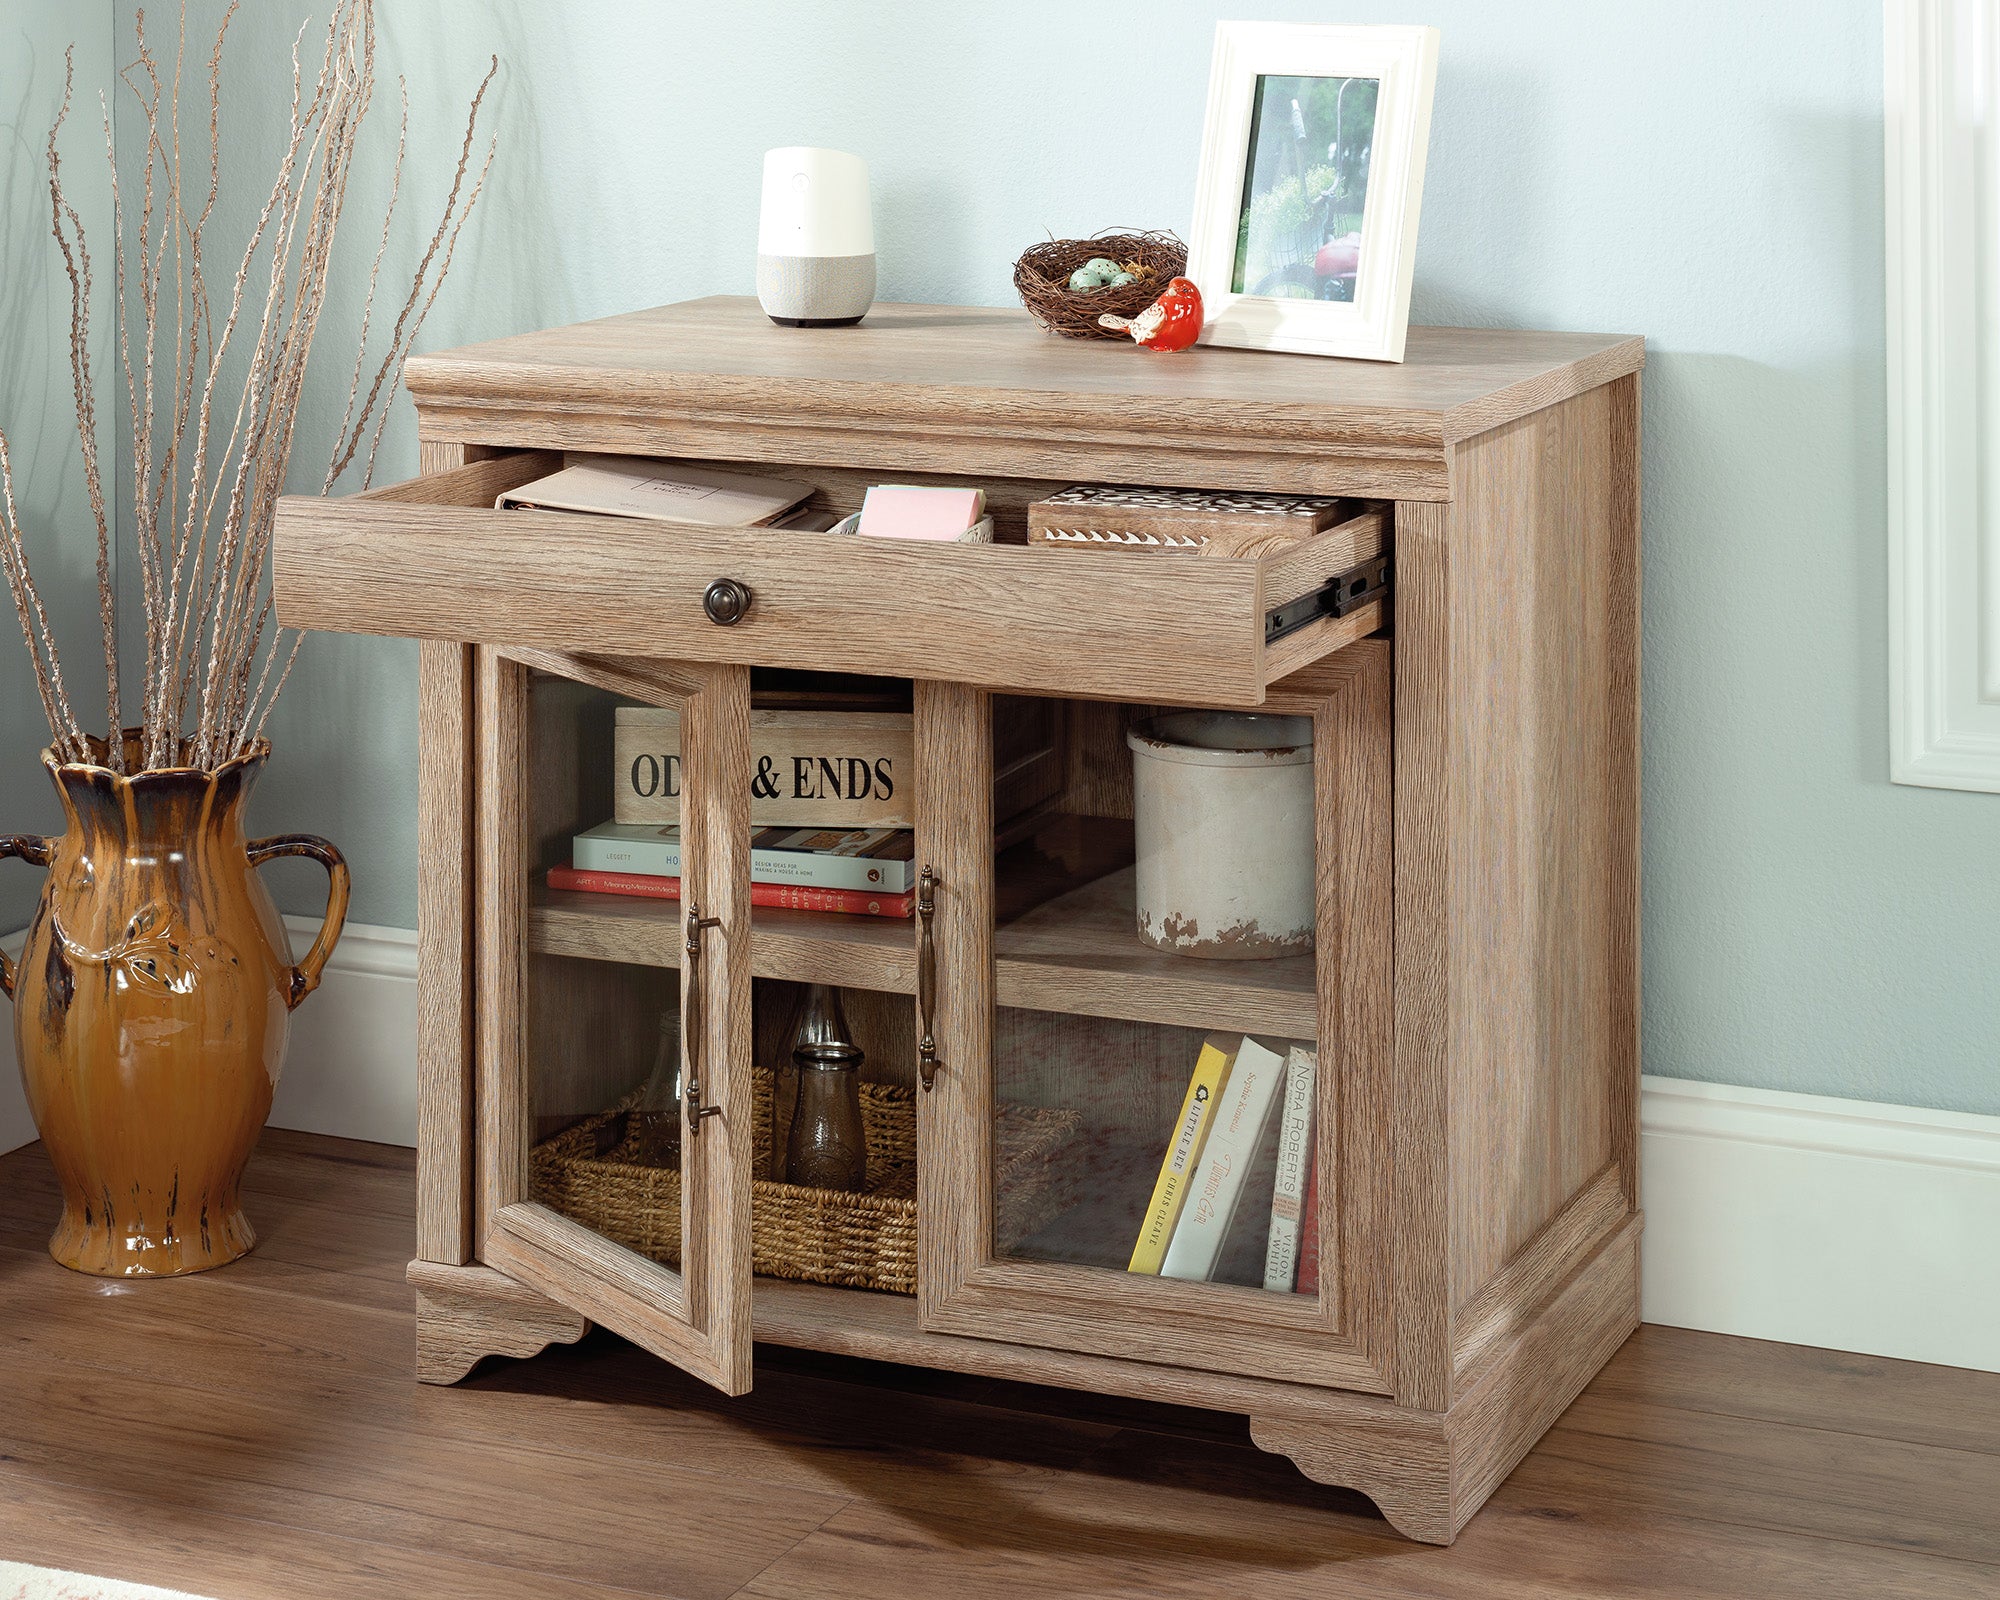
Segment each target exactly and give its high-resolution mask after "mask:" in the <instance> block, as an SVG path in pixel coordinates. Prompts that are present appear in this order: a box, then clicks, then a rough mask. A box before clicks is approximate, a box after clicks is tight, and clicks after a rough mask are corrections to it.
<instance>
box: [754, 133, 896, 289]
mask: <svg viewBox="0 0 2000 1600" xmlns="http://www.w3.org/2000/svg"><path fill="white" fill-rule="evenodd" d="M757 300H758V303H759V304H760V305H762V306H763V308H764V311H765V314H766V315H767V316H769V317H770V319H771V320H772V321H773V322H782V323H783V324H784V325H785V326H786V327H788V328H831V327H838V326H840V325H842V324H844V323H850V322H859V321H860V320H861V318H862V316H863V314H864V313H866V311H867V310H868V308H869V306H871V305H873V304H874V303H875V224H874V221H873V219H872V218H871V217H870V215H869V210H868V163H867V162H865V161H863V160H862V159H861V158H860V157H859V156H851V155H849V154H848V153H847V152H846V151H845V150H814V149H810V148H808V147H807V146H804V145H790V146H787V147H786V148H785V149H783V150H772V151H768V152H766V154H765V156H764V203H763V207H762V210H761V211H760V213H759V215H758V219H757Z"/></svg>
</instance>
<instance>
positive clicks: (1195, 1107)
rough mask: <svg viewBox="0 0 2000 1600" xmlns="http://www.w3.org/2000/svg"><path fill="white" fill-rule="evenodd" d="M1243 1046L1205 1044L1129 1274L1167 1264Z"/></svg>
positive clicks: (1218, 1039)
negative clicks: (1191, 1183)
mask: <svg viewBox="0 0 2000 1600" xmlns="http://www.w3.org/2000/svg"><path fill="white" fill-rule="evenodd" d="M1240 1043H1241V1041H1237V1042H1235V1043H1232V1042H1230V1041H1229V1040H1227V1039H1226V1038H1225V1037H1224V1036H1222V1035H1220V1034H1215V1035H1211V1036H1210V1037H1209V1038H1208V1039H1206V1040H1205V1041H1203V1043H1202V1047H1201V1054H1200V1056H1198V1057H1197V1058H1196V1060H1195V1066H1194V1075H1193V1076H1192V1077H1191V1078H1189V1080H1188V1086H1187V1095H1186V1097H1185V1098H1184V1099H1183V1100H1182V1101H1181V1110H1180V1115H1179V1116H1178V1117H1177V1118H1176V1119H1175V1120H1174V1131H1173V1137H1172V1139H1171V1140H1170V1141H1169V1143H1168V1145H1167V1153H1166V1156H1165V1157H1164V1158H1163V1159H1162V1160H1161V1162H1160V1175H1159V1177H1158V1179H1157V1180H1155V1182H1154V1184H1153V1197H1152V1199H1151V1200H1149V1201H1148V1202H1147V1204H1146V1218H1145V1221H1144V1222H1143V1223H1142V1224H1141V1225H1140V1228H1139V1237H1138V1240H1137V1241H1136V1242H1135V1243H1134V1244H1133V1246H1132V1259H1131V1262H1130V1263H1129V1265H1128V1266H1127V1269H1126V1270H1127V1271H1130V1272H1147V1273H1153V1274H1155V1275H1157V1274H1158V1273H1159V1271H1160V1268H1161V1267H1162V1266H1163V1265H1164V1264H1165V1261H1166V1258H1167V1247H1168V1245H1169V1243H1170V1242H1171V1241H1172V1239H1173V1236H1174V1228H1175V1226H1176V1224H1177V1223H1178V1222H1179V1221H1180V1216H1181V1208H1182V1207H1183V1206H1184V1205H1185V1204H1186V1203H1187V1194H1188V1181H1189V1179H1190V1178H1191V1177H1192V1176H1193V1174H1194V1172H1195V1170H1196V1168H1197V1166H1198V1164H1199V1162H1200V1161H1201V1153H1202V1150H1203V1148H1204V1146H1205V1145H1206V1144H1207V1142H1208V1134H1209V1127H1210V1124H1211V1123H1212V1121H1213V1120H1214V1114H1215V1104H1216V1099H1217V1097H1218V1096H1219V1095H1220V1094H1221V1093H1222V1091H1223V1088H1224V1086H1225V1085H1226V1084H1227V1082H1228V1080H1229V1072H1230V1067H1231V1065H1232V1063H1233V1062H1234V1061H1235V1059H1236V1052H1237V1049H1238V1048H1239V1045H1240Z"/></svg>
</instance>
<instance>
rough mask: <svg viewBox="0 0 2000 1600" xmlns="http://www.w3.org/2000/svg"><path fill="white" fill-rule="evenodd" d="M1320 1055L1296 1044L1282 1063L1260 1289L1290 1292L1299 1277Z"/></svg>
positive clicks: (1310, 1169) (1283, 1292) (1281, 1292)
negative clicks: (1272, 1183)
mask: <svg viewBox="0 0 2000 1600" xmlns="http://www.w3.org/2000/svg"><path fill="white" fill-rule="evenodd" d="M1318 1077H1319V1053H1318V1052H1317V1051H1316V1050H1314V1049H1313V1048H1312V1047H1311V1046H1310V1045H1303V1044H1295V1045H1293V1046H1292V1048H1291V1053H1290V1055H1289V1056H1288V1057H1287V1058H1286V1061H1285V1106H1284V1110H1283V1112H1282V1113H1281V1114H1280V1116H1279V1119H1278V1181H1277V1186H1276V1187H1275V1188H1274V1189H1273V1191H1272V1194H1271V1237H1270V1239H1269V1241H1268V1242H1267V1243H1266V1244H1265V1246H1264V1287H1265V1288H1266V1289H1269V1290H1271V1291H1272V1292H1273V1293H1275V1294H1290V1293H1291V1292H1292V1288H1293V1285H1294V1284H1296V1283H1297V1281H1298V1276H1299V1222H1300V1219H1301V1216H1302V1214H1303V1213H1304V1211H1305V1203H1306V1178H1307V1176H1308V1175H1309V1174H1310V1173H1311V1171H1312V1138H1313V1089H1314V1086H1315V1084H1316V1082H1317V1080H1318Z"/></svg>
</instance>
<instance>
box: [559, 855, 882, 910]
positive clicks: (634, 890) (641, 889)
mask: <svg viewBox="0 0 2000 1600" xmlns="http://www.w3.org/2000/svg"><path fill="white" fill-rule="evenodd" d="M549 887H550V888H551V889H576V890H581V891H582V892H583V893H585V894H625V895H635V896H638V897H640V898H642V899H647V900H678V899H680V897H681V880H680V879H679V878H656V877H654V876H653V875H652V874H651V873H645V872H579V871H577V869H576V868H575V867H550V868H549ZM750 903H751V904H752V905H753V906H775V907H778V908H780V909H782V910H786V911H838V912H841V913H843V914H845V915H848V916H857V917H907V916H909V915H911V914H912V913H913V912H914V911H915V909H916V904H917V897H916V894H915V892H914V891H913V892H911V893H909V894H866V893H864V892H863V891H861V890H859V889H810V888H807V887H805V886H804V885H802V884H796V883H752V884H751V885H750Z"/></svg>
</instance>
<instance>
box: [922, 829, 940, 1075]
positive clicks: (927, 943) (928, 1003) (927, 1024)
mask: <svg viewBox="0 0 2000 1600" xmlns="http://www.w3.org/2000/svg"><path fill="white" fill-rule="evenodd" d="M938 881H939V880H938V875H937V874H936V873H935V872H933V871H932V870H931V869H930V868H929V867H925V868H924V870H923V873H922V875H921V876H920V877H919V878H918V879H917V1015H918V1018H919V1019H920V1021H921V1023H922V1026H923V1037H922V1038H921V1039H919V1040H918V1041H917V1078H918V1081H919V1082H921V1083H922V1084H923V1086H924V1088H925V1089H926V1090H928V1089H929V1088H930V1086H931V1084H932V1083H933V1082H934V1081H935V1080H936V1078H937V1070H938V1066H939V1062H938V1053H937V943H936V941H935V939H934V938H933V936H932V933H931V921H932V918H933V917H934V916H935V915H936V912H937V896H936V890H937V886H938Z"/></svg>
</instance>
